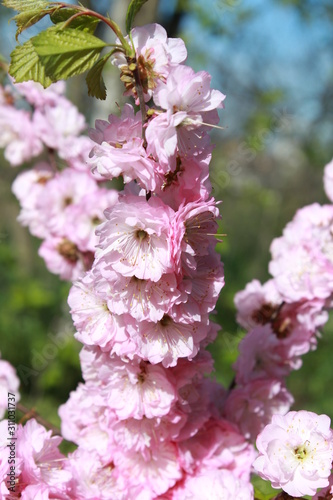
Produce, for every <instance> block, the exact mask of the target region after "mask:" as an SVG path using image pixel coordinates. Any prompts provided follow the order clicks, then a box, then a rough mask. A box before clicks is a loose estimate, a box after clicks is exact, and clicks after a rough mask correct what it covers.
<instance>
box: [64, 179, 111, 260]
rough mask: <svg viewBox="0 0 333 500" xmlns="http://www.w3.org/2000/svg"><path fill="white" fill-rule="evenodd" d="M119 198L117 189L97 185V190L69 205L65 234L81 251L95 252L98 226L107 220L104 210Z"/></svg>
mask: <svg viewBox="0 0 333 500" xmlns="http://www.w3.org/2000/svg"><path fill="white" fill-rule="evenodd" d="M117 200H118V192H117V191H115V190H114V189H103V188H97V186H96V191H93V192H91V193H89V194H87V195H85V196H83V198H82V199H81V200H79V201H78V203H75V204H70V205H69V206H68V207H67V209H66V226H65V228H64V233H65V236H67V237H68V239H71V240H72V241H73V243H75V244H76V245H77V246H78V248H79V249H80V251H82V252H95V250H96V245H97V243H98V238H97V236H96V234H95V232H96V228H97V226H98V225H99V224H101V223H102V222H104V221H105V216H104V210H106V209H107V208H110V207H112V206H114V205H115V204H116V203H117Z"/></svg>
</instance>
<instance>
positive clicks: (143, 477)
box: [114, 442, 182, 500]
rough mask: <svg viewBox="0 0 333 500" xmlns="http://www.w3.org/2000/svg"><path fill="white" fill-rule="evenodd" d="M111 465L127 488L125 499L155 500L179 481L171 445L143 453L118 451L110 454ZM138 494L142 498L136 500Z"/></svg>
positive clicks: (175, 455) (179, 471)
mask: <svg viewBox="0 0 333 500" xmlns="http://www.w3.org/2000/svg"><path fill="white" fill-rule="evenodd" d="M114 462H115V465H116V468H117V469H118V470H119V472H120V473H121V475H122V477H124V478H126V483H127V485H129V486H130V493H129V494H128V497H127V498H142V500H143V499H145V500H149V499H153V498H157V497H158V495H162V494H163V493H165V492H166V491H167V490H168V489H169V488H171V487H172V486H174V484H175V483H176V481H177V480H179V479H180V478H181V477H182V470H181V467H180V464H179V461H178V455H177V448H176V446H175V444H174V443H168V442H167V443H160V444H159V446H158V447H154V448H151V449H149V450H147V451H146V453H140V452H136V453H135V452H133V451H130V452H126V451H124V450H122V449H118V451H117V452H115V454H114ZM135 491H136V492H137V493H136V494H134V492H135ZM139 494H140V495H143V496H142V497H141V496H139V497H138V495H139Z"/></svg>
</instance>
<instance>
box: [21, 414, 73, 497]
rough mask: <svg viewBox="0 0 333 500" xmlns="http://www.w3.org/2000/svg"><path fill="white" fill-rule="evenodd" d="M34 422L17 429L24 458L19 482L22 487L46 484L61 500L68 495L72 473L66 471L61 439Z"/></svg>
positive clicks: (30, 421)
mask: <svg viewBox="0 0 333 500" xmlns="http://www.w3.org/2000/svg"><path fill="white" fill-rule="evenodd" d="M51 434H52V432H51V431H47V430H46V429H45V428H44V427H43V426H42V425H40V424H38V423H37V422H36V420H35V419H30V420H28V422H27V423H26V424H25V426H24V427H22V426H19V427H18V430H17V455H18V457H20V458H21V459H22V464H23V467H22V473H21V476H20V481H22V483H23V484H26V485H29V484H45V485H46V486H47V487H48V488H49V490H50V492H51V493H52V494H53V495H55V496H58V495H59V497H60V498H61V495H62V494H63V493H65V492H66V490H67V487H68V482H69V480H70V474H69V473H68V472H67V471H66V470H65V469H64V468H63V463H64V462H65V460H66V458H65V457H64V455H62V454H61V453H60V452H59V450H58V446H59V444H60V443H61V441H62V438H61V437H59V436H51Z"/></svg>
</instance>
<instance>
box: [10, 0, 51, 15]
mask: <svg viewBox="0 0 333 500" xmlns="http://www.w3.org/2000/svg"><path fill="white" fill-rule="evenodd" d="M2 3H3V5H4V6H5V7H8V8H9V9H13V10H17V12H26V11H29V10H30V11H31V10H35V11H41V10H43V9H45V8H46V7H48V6H49V5H50V2H49V1H48V0H3V2H2Z"/></svg>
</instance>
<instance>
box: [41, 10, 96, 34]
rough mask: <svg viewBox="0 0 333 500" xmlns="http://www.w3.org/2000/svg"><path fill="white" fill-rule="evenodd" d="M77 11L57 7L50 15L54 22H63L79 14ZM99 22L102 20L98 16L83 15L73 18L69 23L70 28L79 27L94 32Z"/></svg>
mask: <svg viewBox="0 0 333 500" xmlns="http://www.w3.org/2000/svg"><path fill="white" fill-rule="evenodd" d="M77 12H78V11H77V10H76V9H57V10H56V11H54V12H53V13H52V14H51V15H50V18H51V21H52V22H53V24H58V23H63V22H65V21H68V19H70V18H71V17H72V16H74V14H77ZM99 22H100V20H99V19H97V17H94V16H88V15H82V16H79V17H76V18H75V19H73V21H71V23H70V24H69V25H68V28H72V29H78V30H82V31H86V32H87V33H91V34H93V33H94V32H95V29H96V27H97V25H98V23H99Z"/></svg>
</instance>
